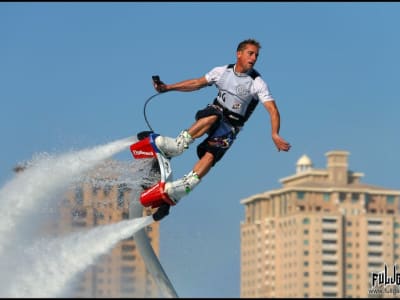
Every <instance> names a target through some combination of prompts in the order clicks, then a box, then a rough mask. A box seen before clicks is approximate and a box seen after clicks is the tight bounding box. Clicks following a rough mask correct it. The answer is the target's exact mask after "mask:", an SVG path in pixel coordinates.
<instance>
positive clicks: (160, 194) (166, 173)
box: [130, 133, 176, 208]
mask: <svg viewBox="0 0 400 300" xmlns="http://www.w3.org/2000/svg"><path fill="white" fill-rule="evenodd" d="M157 136H158V134H155V133H151V134H149V136H147V137H145V138H143V139H141V140H139V141H138V142H136V143H134V144H132V145H131V146H130V150H131V152H132V155H133V157H134V158H136V159H142V158H155V159H157V161H158V167H159V168H160V181H159V182H158V183H156V184H155V185H153V186H152V187H150V188H148V189H147V190H145V191H143V192H142V193H141V195H140V203H142V205H143V206H145V207H148V206H151V207H152V208H156V207H159V206H160V205H161V204H162V203H165V202H166V203H168V204H169V205H175V204H176V203H175V202H174V201H172V200H171V199H170V198H169V196H168V194H167V193H165V192H164V188H165V183H166V182H167V181H171V180H172V169H171V165H170V160H169V159H168V158H167V157H165V156H164V155H163V154H162V153H161V152H160V150H159V149H158V148H157V145H156V144H155V138H156V137H157Z"/></svg>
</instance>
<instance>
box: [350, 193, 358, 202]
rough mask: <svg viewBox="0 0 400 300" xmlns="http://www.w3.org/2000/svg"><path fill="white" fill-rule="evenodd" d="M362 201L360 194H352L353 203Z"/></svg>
mask: <svg viewBox="0 0 400 300" xmlns="http://www.w3.org/2000/svg"><path fill="white" fill-rule="evenodd" d="M359 199H360V194H359V193H352V194H351V201H352V202H353V203H354V202H357V201H358V200H359Z"/></svg>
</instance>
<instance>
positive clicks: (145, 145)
mask: <svg viewBox="0 0 400 300" xmlns="http://www.w3.org/2000/svg"><path fill="white" fill-rule="evenodd" d="M130 148H131V152H132V155H133V157H134V158H136V159H140V158H152V157H154V158H157V155H156V152H155V151H154V148H153V146H152V145H151V143H150V137H146V138H144V139H143V140H140V141H139V142H137V143H135V144H132V145H131V147H130Z"/></svg>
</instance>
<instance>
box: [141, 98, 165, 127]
mask: <svg viewBox="0 0 400 300" xmlns="http://www.w3.org/2000/svg"><path fill="white" fill-rule="evenodd" d="M160 94H161V93H157V94H154V95H153V96H151V97H150V98H149V99H147V100H146V102H145V103H144V107H143V115H144V120H145V121H146V124H147V126H148V127H149V129H150V130H151V131H153V132H154V130H153V128H151V126H150V123H149V121H148V120H147V116H146V106H147V103H149V102H150V100H151V99H153V98H154V97H155V96H158V95H160Z"/></svg>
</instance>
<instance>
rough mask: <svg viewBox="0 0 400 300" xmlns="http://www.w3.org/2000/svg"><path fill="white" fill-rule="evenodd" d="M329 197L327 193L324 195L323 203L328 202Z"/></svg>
mask: <svg viewBox="0 0 400 300" xmlns="http://www.w3.org/2000/svg"><path fill="white" fill-rule="evenodd" d="M330 197H331V194H329V193H324V196H323V198H324V201H325V202H329V199H330Z"/></svg>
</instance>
